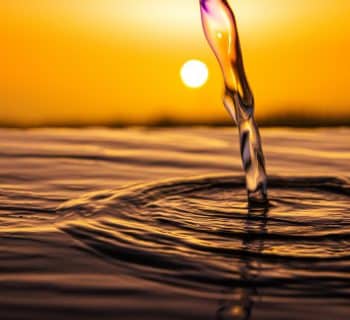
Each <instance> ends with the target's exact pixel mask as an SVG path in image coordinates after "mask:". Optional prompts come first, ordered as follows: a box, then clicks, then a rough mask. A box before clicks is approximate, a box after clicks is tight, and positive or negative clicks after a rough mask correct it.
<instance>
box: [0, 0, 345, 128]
mask: <svg viewBox="0 0 350 320" xmlns="http://www.w3.org/2000/svg"><path fill="white" fill-rule="evenodd" d="M230 3H231V4H232V6H233V8H234V9H235V11H236V16H237V21H238V26H239V30H240V34H241V42H242V47H243V53H244V57H245V65H246V70H247V74H248V78H249V81H250V83H251V87H252V89H253V91H254V93H255V97H256V112H257V115H258V118H268V117H272V116H275V115H285V114H289V113H293V114H300V115H312V116H316V117H336V116H339V117H345V116H347V117H350V108H349V106H350V92H349V91H350V90H349V83H350V82H349V80H350V79H349V78H350V61H349V57H350V19H349V17H350V1H349V0H283V1H281V0H235V1H230ZM0 24H1V27H0V43H1V46H2V48H1V53H0V70H1V71H0V124H1V123H7V124H17V125H38V124H45V123H58V124H62V123H68V124H73V123H76V124H80V123H93V124H103V123H113V122H114V123H122V122H147V121H155V120H157V119H161V118H169V119H174V120H179V121H207V122H208V123H209V122H210V121H214V120H221V119H227V115H226V112H225V110H224V107H223V106H222V103H221V95H222V87H223V84H222V77H221V74H220V70H219V67H218V64H217V62H216V60H215V58H214V56H213V54H212V52H211V50H210V49H209V47H208V44H207V43H206V41H205V38H204V36H203V32H202V29H201V21H200V13H199V4H198V1H197V0H1V1H0ZM190 59H199V60H201V61H203V62H204V63H206V64H207V66H208V68H209V80H208V82H207V83H206V84H205V85H204V86H203V87H201V88H199V89H191V88H188V87H186V86H185V85H184V84H183V82H182V81H181V78H180V69H181V66H182V65H183V64H184V63H185V62H186V61H188V60H190Z"/></svg>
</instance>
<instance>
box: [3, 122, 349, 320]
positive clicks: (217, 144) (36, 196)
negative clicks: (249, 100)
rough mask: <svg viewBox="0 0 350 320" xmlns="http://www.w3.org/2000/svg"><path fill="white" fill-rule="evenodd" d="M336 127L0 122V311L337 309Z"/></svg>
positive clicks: (339, 161) (341, 221)
mask: <svg viewBox="0 0 350 320" xmlns="http://www.w3.org/2000/svg"><path fill="white" fill-rule="evenodd" d="M349 136H350V131H349V130H348V129H316V130H315V129H314V130H305V129H299V130H291V129H265V130H263V137H264V146H265V153H266V157H267V159H266V160H267V162H268V167H269V175H270V176H271V178H270V182H269V190H270V191H269V197H270V199H271V201H270V202H271V207H270V209H269V210H263V209H255V210H253V209H249V208H248V206H247V203H246V191H245V189H244V178H243V174H242V170H241V161H240V155H239V151H238V148H235V147H234V144H236V143H238V139H237V137H236V136H233V135H232V129H224V128H221V129H212V128H197V129H153V130H150V129H142V128H139V129H122V130H109V129H87V130H70V129H40V130H29V131H21V130H1V131H0V231H1V233H0V236H1V242H0V257H1V264H0V288H1V289H0V297H1V299H0V318H1V319H21V320H22V319H39V320H40V319H63V318H64V319H119V318H125V319H276V320H277V319H341V320H342V319H344V320H345V319H348V318H349V314H350V307H349V303H348V302H349V298H350V271H349V270H350V218H349V209H348V208H349V205H350V191H349V190H350V187H349V174H348V172H349V169H350V161H349V160H350V151H349V147H348V143H347V141H348V139H349Z"/></svg>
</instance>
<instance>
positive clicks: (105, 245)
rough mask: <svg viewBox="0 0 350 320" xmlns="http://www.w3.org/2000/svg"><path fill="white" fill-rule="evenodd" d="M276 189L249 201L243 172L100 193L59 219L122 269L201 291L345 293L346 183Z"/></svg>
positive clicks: (283, 182)
mask: <svg viewBox="0 0 350 320" xmlns="http://www.w3.org/2000/svg"><path fill="white" fill-rule="evenodd" d="M269 187H270V207H269V208H268V209H253V208H249V207H248V206H247V203H246V194H245V191H244V182H243V180H242V179H240V178H238V177H227V176H225V177H224V176H215V177H199V178H193V179H183V180H169V181H164V182H160V183H153V184H148V185H142V186H136V187H132V188H129V189H127V190H119V191H115V192H111V191H108V192H100V193H94V194H92V195H89V196H86V197H84V198H82V199H78V200H75V201H71V202H68V203H65V204H64V205H63V206H61V207H60V208H59V209H58V212H59V213H60V215H62V216H64V217H65V218H63V219H62V220H61V221H60V222H58V225H59V227H60V229H61V230H63V231H65V232H66V233H68V234H69V235H71V236H72V237H74V238H75V239H77V240H79V241H80V242H81V243H83V244H84V246H85V247H86V248H88V250H89V251H90V252H91V253H92V254H95V255H98V256H100V257H101V259H105V260H106V261H109V262H110V263H112V264H114V265H116V266H118V267H119V268H122V270H123V272H127V273H129V274H130V273H131V274H132V275H133V276H137V277H141V278H146V279H150V280H154V281H157V282H162V283H168V284H171V285H173V286H176V287H181V288H183V287H186V288H192V289H196V290H195V292H197V293H198V292H201V294H203V292H205V294H210V293H215V292H218V290H222V288H225V287H232V285H233V284H236V285H239V286H251V285H252V284H253V285H254V286H269V284H271V283H274V284H276V283H283V284H284V285H287V284H290V283H293V286H296V287H295V290H302V288H301V287H304V286H307V285H308V283H309V282H310V281H311V282H312V284H313V285H312V288H313V290H318V289H319V288H320V286H323V287H324V285H327V290H330V291H331V292H332V295H333V296H334V295H335V296H337V294H347V295H348V293H346V292H349V289H350V288H349V286H348V287H345V288H344V286H339V283H344V281H346V280H348V279H345V278H346V277H347V275H346V274H345V273H342V270H345V269H346V268H349V266H350V257H349V256H348V252H350V217H349V214H348V208H349V205H350V189H349V184H348V182H347V181H345V180H341V179H335V178H319V177H318V178H305V177H304V178H278V177H276V178H272V179H271V182H270V186H269ZM67 216H70V218H69V220H67V219H68V218H67ZM310 265H312V268H310V267H309V266H310ZM308 270H309V271H308ZM335 274H337V275H336V276H335ZM342 274H343V276H344V279H343V278H342V276H341V275H342ZM305 279H307V281H306V280H305ZM289 290H291V288H289Z"/></svg>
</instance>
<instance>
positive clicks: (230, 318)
mask: <svg viewBox="0 0 350 320" xmlns="http://www.w3.org/2000/svg"><path fill="white" fill-rule="evenodd" d="M267 224H268V208H267V207H266V208H265V207H261V208H249V209H248V214H247V218H246V220H245V228H244V230H245V236H244V237H243V240H242V250H243V252H244V254H243V255H242V257H241V262H240V264H238V266H239V273H240V280H241V283H242V286H241V287H239V288H236V289H235V290H234V291H233V292H231V293H229V295H230V296H231V297H230V299H228V300H224V301H221V302H220V307H219V309H218V310H217V319H218V320H248V319H252V314H253V308H254V304H255V302H256V300H257V299H258V298H259V292H258V289H257V287H256V281H257V280H258V278H259V276H261V272H262V265H261V261H260V258H259V254H260V253H262V252H263V251H264V245H265V235H266V234H267V228H268V225H267ZM257 235H258V236H257Z"/></svg>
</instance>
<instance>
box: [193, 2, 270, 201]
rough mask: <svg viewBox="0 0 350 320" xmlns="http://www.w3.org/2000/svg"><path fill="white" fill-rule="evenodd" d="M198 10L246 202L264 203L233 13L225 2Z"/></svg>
mask: <svg viewBox="0 0 350 320" xmlns="http://www.w3.org/2000/svg"><path fill="white" fill-rule="evenodd" d="M200 8H201V17H202V23H203V29H204V33H205V36H206V38H207V40H208V42H209V44H210V46H211V48H212V50H213V51H214V53H215V56H216V57H217V59H218V61H219V63H220V66H221V70H222V73H223V76H224V80H225V95H224V105H225V107H226V109H227V110H228V112H229V114H230V115H231V117H232V119H233V120H234V121H235V122H236V124H237V125H238V129H239V135H240V144H241V157H242V162H243V168H244V171H245V173H246V185H247V191H248V199H249V201H250V202H251V203H252V204H254V203H255V204H256V203H261V202H263V203H266V202H267V177H266V170H265V160H264V154H263V150H262V144H261V138H260V133H259V129H258V126H257V124H256V122H255V119H254V96H253V93H252V91H251V89H250V87H249V83H248V80H247V76H246V73H245V71H244V65H243V57H242V50H241V45H240V41H239V35H238V30H237V24H236V20H235V17H234V14H233V12H232V10H231V8H230V6H229V4H228V2H227V1H226V0H200Z"/></svg>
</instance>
